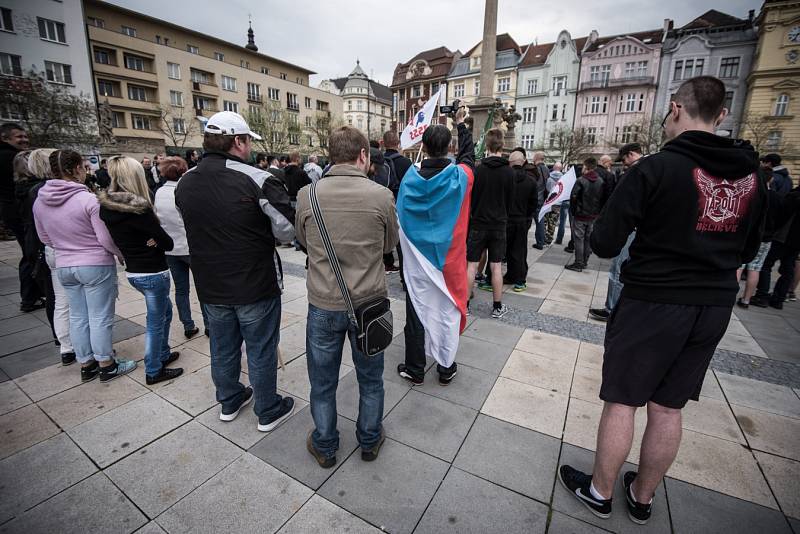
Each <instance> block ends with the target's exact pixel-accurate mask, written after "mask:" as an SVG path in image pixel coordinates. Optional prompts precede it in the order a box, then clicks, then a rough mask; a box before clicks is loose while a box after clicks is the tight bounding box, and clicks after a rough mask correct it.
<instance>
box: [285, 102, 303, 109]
mask: <svg viewBox="0 0 800 534" xmlns="http://www.w3.org/2000/svg"><path fill="white" fill-rule="evenodd" d="M286 109H290V110H292V111H300V104H297V103H294V104H292V103H289V104H286Z"/></svg>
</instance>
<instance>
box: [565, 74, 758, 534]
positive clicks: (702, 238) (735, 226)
mask: <svg viewBox="0 0 800 534" xmlns="http://www.w3.org/2000/svg"><path fill="white" fill-rule="evenodd" d="M724 100H725V86H724V85H723V83H722V82H721V81H720V80H718V79H717V78H713V77H710V76H699V77H696V78H692V79H690V80H688V81H686V82H684V83H683V85H681V87H680V88H679V89H678V92H677V93H675V95H674V97H673V99H672V101H671V102H670V103H669V112H668V114H667V116H666V117H665V119H664V126H665V129H666V134H667V137H668V138H670V139H672V140H671V141H670V142H668V143H667V144H666V145H665V146H664V148H663V150H662V151H661V152H659V153H658V154H654V155H652V156H650V157H648V158H646V159H644V160H642V161H641V162H639V163H638V164H637V165H636V166H635V167H633V168H632V169H631V170H630V171H629V172H628V174H627V175H626V177H625V179H624V180H622V181H621V182H620V183H619V185H617V188H616V190H615V191H614V194H613V195H612V197H611V199H610V201H609V202H608V205H607V206H606V207H605V209H604V210H603V213H602V214H601V216H600V218H599V219H598V221H597V222H596V223H595V229H594V233H593V234H592V239H591V244H592V250H594V252H595V253H596V254H597V255H598V256H600V257H602V258H611V257H614V256H616V255H617V254H618V253H619V251H620V249H622V247H623V245H624V244H625V241H626V240H627V238H628V236H629V235H630V233H631V231H632V230H633V229H634V228H636V238H635V239H634V241H633V244H632V245H631V248H630V256H631V257H630V259H629V260H628V261H627V262H626V263H625V265H624V266H623V268H622V281H623V282H624V284H625V287H624V289H623V290H622V297H621V298H620V301H619V303H618V304H617V306H616V308H614V312H613V313H612V314H611V318H610V320H609V323H608V327H607V330H606V340H605V354H604V356H603V382H602V386H601V388H600V398H601V399H603V401H605V405H604V408H603V414H602V416H601V419H600V425H599V429H598V438H597V454H596V455H595V461H594V471H593V473H592V474H591V475H587V474H584V473H581V472H580V471H578V470H577V469H573V468H572V467H570V466H568V465H563V466H561V468H560V469H559V479H560V480H561V482H562V484H564V486H566V487H567V489H568V490H569V491H570V493H571V494H572V495H573V496H575V497H576V498H577V499H578V500H579V501H580V502H581V503H582V504H584V505H585V506H586V507H588V508H589V509H590V510H591V511H592V512H593V513H594V514H595V515H597V516H599V517H603V518H607V517H609V515H610V514H611V497H612V492H613V489H614V485H615V483H616V479H617V476H618V474H619V470H620V468H621V467H622V465H623V463H624V462H625V458H626V457H627V456H628V453H629V452H630V448H631V443H632V441H633V422H634V415H635V413H636V409H637V408H638V407H642V406H645V405H647V429H646V430H645V433H644V436H643V438H642V448H641V452H640V455H639V458H640V460H639V471H638V473H637V472H633V471H629V472H627V473H625V475H624V477H623V487H624V490H625V501H626V502H627V506H628V514H629V516H630V517H631V519H632V520H633V521H634V522H636V523H639V524H644V523H645V522H647V520H648V519H649V518H650V513H651V506H652V499H653V495H654V494H655V490H656V487H657V486H658V485H659V484H660V483H661V480H662V478H663V477H664V474H665V473H666V472H667V470H668V469H669V467H670V465H672V462H673V460H674V459H675V456H676V455H677V453H678V447H679V445H680V442H681V409H682V408H683V407H684V406H685V405H686V403H687V402H688V400H689V399H694V400H697V399H698V395H699V393H700V388H701V387H702V385H703V378H704V377H705V373H706V370H707V368H708V364H709V362H710V361H711V357H712V356H713V354H714V350H715V349H716V347H717V343H718V342H719V340H720V339H722V336H723V335H724V334H725V330H726V328H727V326H728V321H729V320H730V316H731V310H732V309H733V304H734V301H735V300H736V293H737V291H738V288H739V285H738V281H737V280H736V269H737V268H738V267H739V265H741V264H742V263H743V262H748V261H750V260H751V259H752V258H753V257H754V256H755V254H756V252H757V251H758V247H759V244H760V242H761V229H762V226H763V221H764V215H765V207H766V190H765V186H764V183H763V181H762V180H761V179H760V178H759V176H758V155H757V154H756V152H755V151H754V150H753V149H752V147H751V146H750V144H749V143H748V142H746V141H740V140H734V139H728V138H723V137H718V136H716V135H714V131H715V129H716V127H717V125H718V124H719V123H720V122H722V120H723V119H724V118H725V117H726V115H727V110H726V109H725V108H724V107H723V102H724Z"/></svg>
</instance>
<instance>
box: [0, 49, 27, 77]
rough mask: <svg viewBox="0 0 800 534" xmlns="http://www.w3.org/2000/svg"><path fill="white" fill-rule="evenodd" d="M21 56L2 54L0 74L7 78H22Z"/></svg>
mask: <svg viewBox="0 0 800 534" xmlns="http://www.w3.org/2000/svg"><path fill="white" fill-rule="evenodd" d="M20 59H21V58H20V56H13V55H11V54H0V72H2V73H3V74H5V75H7V76H22V62H21V61H20Z"/></svg>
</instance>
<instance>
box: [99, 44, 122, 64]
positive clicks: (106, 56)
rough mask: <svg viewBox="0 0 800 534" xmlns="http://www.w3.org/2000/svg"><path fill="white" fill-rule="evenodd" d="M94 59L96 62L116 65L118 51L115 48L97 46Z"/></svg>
mask: <svg viewBox="0 0 800 534" xmlns="http://www.w3.org/2000/svg"><path fill="white" fill-rule="evenodd" d="M94 61H95V63H101V64H103V65H116V64H117V53H116V52H114V51H113V50H109V49H108V48H99V47H95V49H94Z"/></svg>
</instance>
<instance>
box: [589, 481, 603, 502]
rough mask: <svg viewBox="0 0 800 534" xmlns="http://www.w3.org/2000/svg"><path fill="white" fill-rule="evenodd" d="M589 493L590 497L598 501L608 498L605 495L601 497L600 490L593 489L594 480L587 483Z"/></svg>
mask: <svg viewBox="0 0 800 534" xmlns="http://www.w3.org/2000/svg"><path fill="white" fill-rule="evenodd" d="M589 493H591V494H592V497H594V498H595V499H597V500H598V501H607V500H608V499H607V498H606V497H603V496H602V495H600V492H599V491H597V490H596V489H595V487H594V482H592V483H591V484H590V485H589Z"/></svg>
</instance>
